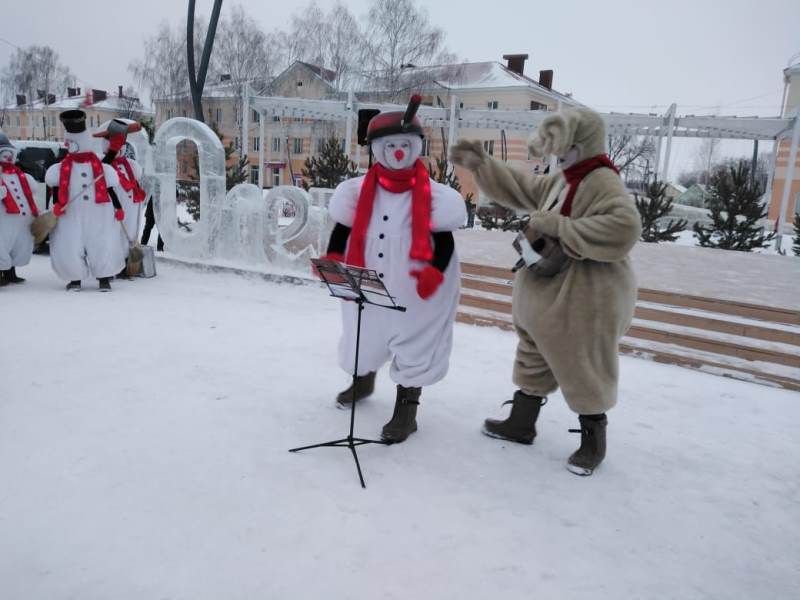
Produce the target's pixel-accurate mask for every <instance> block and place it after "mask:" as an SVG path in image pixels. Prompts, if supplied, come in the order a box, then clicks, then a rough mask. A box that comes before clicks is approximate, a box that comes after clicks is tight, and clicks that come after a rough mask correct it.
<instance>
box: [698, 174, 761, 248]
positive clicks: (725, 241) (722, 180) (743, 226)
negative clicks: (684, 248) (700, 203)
mask: <svg viewBox="0 0 800 600" xmlns="http://www.w3.org/2000/svg"><path fill="white" fill-rule="evenodd" d="M763 194H764V190H763V188H762V186H761V184H760V183H759V182H758V181H753V180H752V178H751V176H750V163H749V162H748V161H747V160H744V159H741V160H738V161H735V162H731V163H729V164H727V165H723V166H720V167H719V168H717V169H716V170H715V171H714V172H713V173H712V174H711V177H710V179H709V186H708V198H707V199H706V205H707V206H708V208H709V210H710V213H711V215H710V216H711V221H712V222H711V224H710V225H701V224H700V223H695V225H694V232H695V237H696V238H697V241H698V243H699V244H700V245H701V246H704V247H708V248H721V249H723V250H740V251H744V252H749V251H751V250H753V249H757V248H763V247H765V246H766V245H767V244H768V243H769V242H770V240H772V238H773V237H775V234H774V233H766V232H765V231H764V229H763V227H761V225H759V221H761V220H762V219H763V218H764V217H766V216H767V209H766V207H765V205H764V202H762V199H761V197H762V196H763Z"/></svg>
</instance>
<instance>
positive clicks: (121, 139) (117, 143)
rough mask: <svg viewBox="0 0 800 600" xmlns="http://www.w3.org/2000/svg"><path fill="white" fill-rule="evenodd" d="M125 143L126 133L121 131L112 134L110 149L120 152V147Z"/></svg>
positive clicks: (109, 141)
mask: <svg viewBox="0 0 800 600" xmlns="http://www.w3.org/2000/svg"><path fill="white" fill-rule="evenodd" d="M124 145H125V134H123V133H120V134H117V135H112V136H111V137H110V138H108V149H109V150H111V151H112V152H119V149H120V148H122V147H123V146H124Z"/></svg>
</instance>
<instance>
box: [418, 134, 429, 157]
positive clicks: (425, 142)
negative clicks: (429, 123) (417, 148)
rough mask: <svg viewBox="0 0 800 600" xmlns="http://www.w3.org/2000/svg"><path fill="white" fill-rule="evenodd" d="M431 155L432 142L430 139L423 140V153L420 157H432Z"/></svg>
mask: <svg viewBox="0 0 800 600" xmlns="http://www.w3.org/2000/svg"><path fill="white" fill-rule="evenodd" d="M430 155H431V141H430V140H429V139H428V138H425V139H424V140H422V152H420V156H430Z"/></svg>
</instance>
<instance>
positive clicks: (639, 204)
mask: <svg viewBox="0 0 800 600" xmlns="http://www.w3.org/2000/svg"><path fill="white" fill-rule="evenodd" d="M644 192H645V196H644V197H642V198H640V197H638V196H636V208H637V209H638V210H639V216H640V217H641V219H642V241H645V242H656V243H658V242H674V241H675V240H676V239H678V232H680V231H683V230H684V229H686V224H687V221H686V220H685V219H678V220H677V221H676V220H674V219H670V221H669V223H668V224H667V225H666V226H663V227H662V226H661V225H659V219H662V218H664V217H666V216H667V215H669V212H670V210H672V198H668V197H667V194H666V192H667V185H666V184H665V183H662V182H660V181H658V180H657V179H653V180H652V181H650V182H648V183H647V184H646V185H645V189H644Z"/></svg>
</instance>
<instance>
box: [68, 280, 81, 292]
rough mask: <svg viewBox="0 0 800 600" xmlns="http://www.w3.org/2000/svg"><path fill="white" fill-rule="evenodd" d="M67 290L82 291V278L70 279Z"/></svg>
mask: <svg viewBox="0 0 800 600" xmlns="http://www.w3.org/2000/svg"><path fill="white" fill-rule="evenodd" d="M67 291H68V292H80V291H81V281H80V279H76V280H75V281H70V282H69V283H68V284H67Z"/></svg>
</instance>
